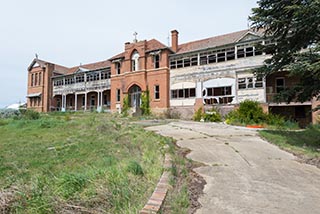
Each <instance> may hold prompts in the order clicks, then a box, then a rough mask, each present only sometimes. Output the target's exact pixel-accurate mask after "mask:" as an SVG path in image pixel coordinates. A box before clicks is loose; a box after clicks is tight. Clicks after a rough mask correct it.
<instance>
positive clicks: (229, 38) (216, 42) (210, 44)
mask: <svg viewBox="0 0 320 214" xmlns="http://www.w3.org/2000/svg"><path fill="white" fill-rule="evenodd" d="M248 33H251V34H254V35H257V36H259V37H261V36H263V30H258V31H256V30H253V29H247V30H242V31H237V32H234V33H229V34H224V35H219V36H215V37H211V38H207V39H202V40H197V41H192V42H188V43H184V44H181V45H179V46H178V51H177V52H176V54H182V53H187V52H192V51H197V50H202V49H206V48H214V47H219V46H223V45H227V44H233V43H236V42H238V41H239V40H241V39H242V38H243V37H245V36H246V35H247V34H248Z"/></svg>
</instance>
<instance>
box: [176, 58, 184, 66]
mask: <svg viewBox="0 0 320 214" xmlns="http://www.w3.org/2000/svg"><path fill="white" fill-rule="evenodd" d="M182 67H183V60H182V59H180V60H177V68H182Z"/></svg>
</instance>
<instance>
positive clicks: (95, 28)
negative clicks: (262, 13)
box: [0, 0, 257, 108]
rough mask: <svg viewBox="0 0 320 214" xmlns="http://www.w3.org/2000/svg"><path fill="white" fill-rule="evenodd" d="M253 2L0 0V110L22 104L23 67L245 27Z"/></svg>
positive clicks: (85, 59)
mask: <svg viewBox="0 0 320 214" xmlns="http://www.w3.org/2000/svg"><path fill="white" fill-rule="evenodd" d="M253 7H257V3H256V0H241V1H239V0H197V1H185V0H184V1H183V0H161V1H151V0H117V1H107V0H54V1H51V0H50V1H49V0H28V1H25V0H0V72H1V82H0V108H3V107H5V106H7V105H10V104H13V103H18V102H25V101H26V95H27V72H28V71H27V67H28V66H29V65H30V63H31V61H32V60H33V58H34V57H35V54H38V56H39V59H42V60H46V61H49V62H53V63H57V64H60V65H63V66H66V67H72V66H77V65H80V63H81V64H86V63H92V62H97V61H101V60H105V59H108V58H110V57H112V56H113V55H116V54H118V53H121V52H123V50H124V43H126V42H132V40H133V39H134V36H133V33H134V32H137V33H138V36H137V38H138V40H145V39H146V40H150V39H153V38H155V39H157V40H159V41H160V42H162V43H163V44H165V45H168V37H169V35H170V31H171V30H174V29H176V30H178V31H179V43H185V42H189V41H193V40H199V39H204V38H208V37H213V36H217V35H221V34H225V33H231V32H235V31H239V30H243V29H247V28H248V16H249V15H250V14H251V8H253Z"/></svg>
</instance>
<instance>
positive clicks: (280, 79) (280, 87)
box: [276, 77, 285, 93]
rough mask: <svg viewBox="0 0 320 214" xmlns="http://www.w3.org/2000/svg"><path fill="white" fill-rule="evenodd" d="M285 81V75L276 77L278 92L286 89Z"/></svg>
mask: <svg viewBox="0 0 320 214" xmlns="http://www.w3.org/2000/svg"><path fill="white" fill-rule="evenodd" d="M284 87H285V82H284V77H277V78H276V93H280V92H281V91H283V90H284Z"/></svg>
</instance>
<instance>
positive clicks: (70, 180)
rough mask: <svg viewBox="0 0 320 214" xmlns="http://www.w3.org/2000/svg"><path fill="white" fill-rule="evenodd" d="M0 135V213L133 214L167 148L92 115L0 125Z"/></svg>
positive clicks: (123, 124)
mask: <svg viewBox="0 0 320 214" xmlns="http://www.w3.org/2000/svg"><path fill="white" fill-rule="evenodd" d="M0 136H1V138H0V197H2V196H3V197H4V195H7V198H6V200H5V201H6V204H5V205H4V206H3V207H0V211H3V212H4V213H26V214H28V213H30V214H31V213H32V214H34V213H66V212H69V211H74V212H77V213H85V212H87V213H138V211H139V210H140V209H141V208H142V207H143V206H144V203H145V202H146V201H147V199H148V197H149V196H150V195H151V193H152V191H153V190H154V187H155V185H156V183H157V181H158V179H159V177H160V175H161V173H162V170H163V169H162V163H163V153H164V145H166V144H170V143H171V140H170V139H168V138H164V137H161V136H158V135H156V134H153V133H151V132H146V131H144V130H143V129H142V128H141V127H139V126H136V125H133V124H130V123H129V121H128V120H126V119H123V118H120V117H115V116H111V115H108V114H97V113H90V114H85V113H82V114H80V113H73V114H68V113H66V114H50V115H41V116H40V118H39V119H34V120H29V119H25V118H21V119H6V120H3V119H1V120H0ZM9 192H10V193H13V194H5V193H9ZM1 193H2V194H1ZM0 199H1V198H0Z"/></svg>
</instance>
